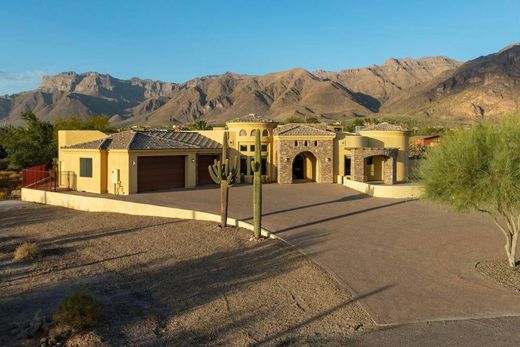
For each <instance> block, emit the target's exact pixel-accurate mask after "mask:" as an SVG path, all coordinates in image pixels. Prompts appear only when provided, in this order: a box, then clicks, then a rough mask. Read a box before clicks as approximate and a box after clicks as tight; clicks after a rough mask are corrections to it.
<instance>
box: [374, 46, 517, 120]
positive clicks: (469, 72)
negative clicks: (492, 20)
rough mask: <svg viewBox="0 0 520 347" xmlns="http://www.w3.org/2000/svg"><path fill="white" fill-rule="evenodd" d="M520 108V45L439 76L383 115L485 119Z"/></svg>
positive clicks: (387, 107)
mask: <svg viewBox="0 0 520 347" xmlns="http://www.w3.org/2000/svg"><path fill="white" fill-rule="evenodd" d="M518 109H520V44H514V45H511V46H508V47H506V48H504V49H502V50H500V51H499V52H497V53H494V54H490V55H487V56H483V57H479V58H477V59H474V60H471V61H468V62H466V63H464V64H462V65H460V66H459V67H458V68H457V69H455V70H454V71H453V72H451V73H449V74H447V75H443V74H441V75H439V76H438V77H436V78H434V79H432V80H431V81H429V82H427V83H424V84H423V85H421V86H420V88H417V89H416V90H414V91H413V92H412V93H410V94H409V95H408V96H406V97H402V98H401V99H396V100H393V101H392V102H389V103H387V104H385V105H384V106H383V108H382V110H381V111H382V112H383V113H384V112H394V113H399V114H409V115H414V116H427V117H437V118H447V119H453V118H461V119H466V120H474V119H482V118H484V117H486V116H495V115H500V114H503V113H507V112H511V111H514V110H518Z"/></svg>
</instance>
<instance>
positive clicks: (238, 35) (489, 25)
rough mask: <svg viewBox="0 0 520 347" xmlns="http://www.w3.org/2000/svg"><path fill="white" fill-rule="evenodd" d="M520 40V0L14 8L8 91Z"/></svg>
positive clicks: (36, 4)
mask: <svg viewBox="0 0 520 347" xmlns="http://www.w3.org/2000/svg"><path fill="white" fill-rule="evenodd" d="M518 41H520V1H519V0H493V1H484V0H471V1H466V0H451V1H444V0H436V1H433V0H432V1H421V0H415V1H412V0H401V1H383V0H380V1H367V0H365V1H363V0H357V1H350V0H343V1H341V0H338V1H335V0H321V1H319V0H314V1H307V0H295V1H291V0H285V1H284V0H272V1H271V0H263V1H252V0H251V1H248V0H241V1H238V0H237V1H235V0H229V1H224V0H221V1H217V0H213V1H209V0H208V1H206V0H191V1H189V0H187V1H181V0H179V1H176V0H171V1H159V0H157V1H153V0H148V1H145V0H142V1H132V0H125V1H119V0H110V1H109V0H104V1H97V0H89V1H68V0H61V1H58V0H39V1H38V0H34V1H29V0H26V1H24V0H18V1H2V3H1V6H0V95H3V94H11V93H16V92H20V91H24V90H31V89H34V88H36V87H37V86H38V84H39V82H40V80H41V77H42V75H45V74H57V73H59V72H63V71H76V72H78V73H80V72H86V71H98V72H101V73H108V74H110V75H112V76H114V77H117V78H122V79H127V78H131V77H139V78H149V79H154V80H163V81H168V82H184V81H187V80H189V79H191V78H194V77H198V76H204V75H212V74H221V73H225V72H227V71H232V72H237V73H244V74H265V73H268V72H275V71H282V70H286V69H290V68H294V67H303V68H306V69H308V70H316V69H324V70H342V69H349V68H356V67H363V66H369V65H372V64H383V63H384V62H385V60H387V59H388V58H391V57H393V58H402V57H412V58H419V57H423V56H435V55H444V56H448V57H451V58H454V59H458V60H462V61H465V60H469V59H474V58H476V57H478V56H481V55H486V54H490V53H493V52H496V51H498V50H500V49H501V48H503V47H504V46H507V45H509V44H511V43H514V42H518Z"/></svg>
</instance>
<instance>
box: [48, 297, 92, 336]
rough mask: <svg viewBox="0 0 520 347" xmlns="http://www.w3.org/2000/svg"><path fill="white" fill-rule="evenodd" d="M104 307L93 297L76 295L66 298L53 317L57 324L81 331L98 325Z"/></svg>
mask: <svg viewBox="0 0 520 347" xmlns="http://www.w3.org/2000/svg"><path fill="white" fill-rule="evenodd" d="M101 309H102V305H101V303H100V302H98V301H96V300H94V298H93V297H92V295H90V294H84V293H76V294H74V295H71V296H69V297H67V298H65V299H64V300H63V301H62V303H61V304H60V307H59V309H58V311H57V312H56V313H55V314H54V315H53V319H54V321H55V322H56V323H58V324H62V325H65V326H68V327H70V328H72V329H74V330H76V331H81V330H84V329H86V328H90V327H93V326H95V325H96V323H97V322H98V320H99V319H100V318H101Z"/></svg>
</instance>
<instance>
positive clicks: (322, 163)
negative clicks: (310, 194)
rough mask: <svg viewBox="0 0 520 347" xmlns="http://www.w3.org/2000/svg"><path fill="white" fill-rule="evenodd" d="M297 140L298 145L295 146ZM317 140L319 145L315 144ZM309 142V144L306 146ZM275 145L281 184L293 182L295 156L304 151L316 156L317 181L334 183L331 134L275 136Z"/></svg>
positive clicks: (278, 177)
mask: <svg viewBox="0 0 520 347" xmlns="http://www.w3.org/2000/svg"><path fill="white" fill-rule="evenodd" d="M295 141H296V146H295ZM314 141H317V144H318V145H317V146H314ZM305 142H307V146H305ZM274 147H275V151H276V153H277V160H276V163H277V164H276V165H277V171H278V175H277V181H278V183H281V184H287V183H292V173H293V161H294V158H295V157H296V156H297V155H298V154H300V153H304V152H309V153H312V154H313V155H314V156H315V157H316V165H315V167H316V171H317V173H316V176H317V177H316V182H318V183H333V182H334V178H333V175H334V168H333V155H334V148H333V147H334V145H333V139H332V138H331V137H329V136H326V137H325V136H313V137H311V136H309V137H305V139H302V137H289V136H284V137H278V136H276V137H275V138H274Z"/></svg>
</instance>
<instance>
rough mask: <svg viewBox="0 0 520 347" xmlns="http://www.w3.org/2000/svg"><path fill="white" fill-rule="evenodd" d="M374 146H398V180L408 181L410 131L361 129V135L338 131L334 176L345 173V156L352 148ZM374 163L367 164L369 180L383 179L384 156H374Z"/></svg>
mask: <svg viewBox="0 0 520 347" xmlns="http://www.w3.org/2000/svg"><path fill="white" fill-rule="evenodd" d="M360 147H373V148H398V149H399V151H398V154H397V162H396V181H397V182H406V181H407V180H408V148H409V132H408V131H380V130H377V131H376V130H370V131H363V130H362V131H360V132H359V135H356V134H350V133H338V135H337V137H336V140H335V148H334V156H335V157H334V177H337V176H338V175H339V176H343V175H344V174H345V171H344V165H345V156H349V155H350V148H360ZM372 161H373V165H371V166H368V165H367V166H366V167H365V172H366V173H367V177H368V179H369V180H382V172H383V162H382V158H380V157H374V158H373V159H372Z"/></svg>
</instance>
